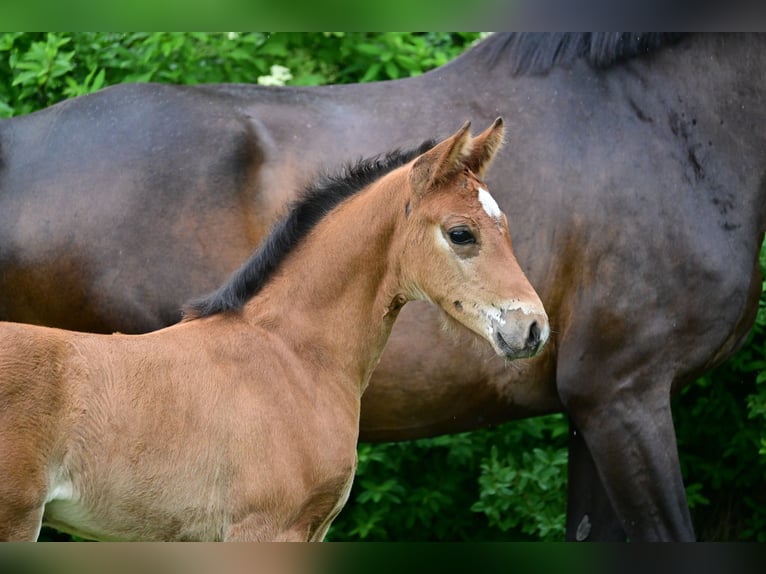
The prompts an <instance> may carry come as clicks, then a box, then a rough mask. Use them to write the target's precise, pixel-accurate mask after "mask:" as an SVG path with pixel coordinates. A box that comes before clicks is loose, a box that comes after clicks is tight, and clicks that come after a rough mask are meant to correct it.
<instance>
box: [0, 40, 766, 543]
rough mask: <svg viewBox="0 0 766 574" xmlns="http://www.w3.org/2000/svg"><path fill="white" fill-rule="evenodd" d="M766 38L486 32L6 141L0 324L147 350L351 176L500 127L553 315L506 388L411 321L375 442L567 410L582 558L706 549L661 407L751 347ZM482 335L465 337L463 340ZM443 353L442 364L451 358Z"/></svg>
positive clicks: (379, 388) (528, 253) (76, 116)
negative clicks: (633, 543) (369, 76)
mask: <svg viewBox="0 0 766 574" xmlns="http://www.w3.org/2000/svg"><path fill="white" fill-rule="evenodd" d="M765 58H766V38H764V37H763V36H760V35H732V34H728V35H692V36H686V37H676V36H664V35H635V34H551V35H526V34H496V35H493V36H490V37H489V38H488V39H487V40H486V41H484V42H483V43H481V44H479V45H478V46H476V47H475V48H474V49H472V50H470V51H469V52H467V53H465V54H464V55H463V56H461V57H459V58H457V59H456V60H454V61H453V62H451V63H449V64H448V65H445V66H443V67H441V68H439V69H436V70H434V71H432V72H429V73H427V74H424V75H423V76H420V77H416V78H409V79H404V80H398V81H391V82H380V83H373V84H359V85H344V86H325V87H318V88H294V87H286V88H263V87H258V86H251V85H208V86H195V87H189V86H164V85H123V86H117V87H113V88H109V89H106V90H103V91H102V92H99V93H96V94H93V95H90V96H86V97H82V98H79V99H74V100H70V101H67V102H64V103H62V104H59V105H56V106H53V107H51V108H49V109H46V110H43V111H41V112H37V113H34V114H30V115H28V116H25V117H19V118H14V119H10V120H5V121H3V122H1V123H0V269H2V272H1V273H0V316H2V317H3V318H5V319H12V320H16V321H28V322H36V323H43V324H49V325H57V326H63V327H69V328H72V329H83V330H98V331H111V330H122V331H126V332H138V331H146V330H150V329H154V328H157V327H160V326H164V325H167V324H170V323H173V322H175V321H177V320H178V319H179V318H180V314H179V312H178V309H179V307H180V306H181V304H182V303H183V302H184V301H185V300H186V299H188V298H189V297H190V296H192V295H194V294H195V293H197V292H201V291H204V290H207V289H212V288H213V287H215V285H216V284H218V283H219V282H220V281H221V280H222V279H223V278H224V277H225V275H226V274H227V273H228V272H230V271H231V270H232V269H234V268H236V266H237V265H238V264H239V262H240V261H241V260H242V259H244V258H245V257H247V254H248V253H249V252H250V249H251V248H252V246H253V245H254V244H256V243H257V242H258V241H259V240H260V238H261V237H263V235H264V234H265V233H266V229H267V227H268V225H270V223H271V221H273V219H274V218H275V217H276V214H277V213H279V212H280V210H281V207H282V205H283V204H284V203H285V201H287V200H288V199H290V197H289V195H290V190H292V189H295V188H296V187H297V186H296V185H295V184H299V185H300V184H302V183H304V182H306V181H307V179H308V178H309V177H311V174H312V173H313V171H314V169H315V168H317V167H319V166H322V165H328V164H334V163H335V162H337V161H338V160H340V159H345V158H354V157H358V156H359V155H372V154H376V153H381V152H383V151H385V150H387V149H390V148H392V147H397V146H399V147H403V146H404V147H406V146H409V145H412V144H413V143H416V142H418V141H420V140H422V139H425V138H427V137H431V136H433V134H447V133H450V131H451V129H452V128H453V125H452V122H453V121H454V117H455V115H456V114H457V115H460V114H463V115H465V116H466V117H472V118H479V119H480V121H487V122H488V121H490V120H491V119H492V118H494V117H496V116H498V115H503V116H504V117H505V118H506V119H507V121H508V133H509V143H508V145H506V146H505V148H504V149H503V151H501V152H500V156H499V157H500V161H499V162H498V164H497V165H496V166H495V169H494V171H493V172H492V173H491V174H490V176H489V179H488V182H489V183H490V184H491V185H492V186H493V189H494V192H495V194H496V196H497V200H498V203H499V204H500V206H501V207H502V208H503V209H504V210H505V211H506V212H508V213H512V214H513V215H514V220H515V227H514V230H513V239H514V249H515V252H516V254H517V256H518V258H519V262H520V263H521V265H522V268H523V269H524V270H525V272H526V273H527V275H528V277H529V278H530V281H531V283H532V284H533V285H534V286H535V288H536V289H537V291H538V293H540V295H541V298H542V300H543V302H544V304H545V306H546V309H547V311H548V313H549V316H550V317H551V324H552V325H551V326H552V330H553V333H552V335H551V342H550V343H549V344H548V345H547V351H546V352H544V353H543V354H542V355H541V356H540V357H538V358H536V359H533V360H530V361H522V362H518V363H514V366H513V367H511V368H509V367H507V366H506V365H505V363H504V362H503V361H502V360H498V359H495V358H493V356H492V355H493V353H492V352H491V350H490V349H488V348H476V347H475V346H472V345H466V344H464V341H462V340H461V339H459V338H458V339H457V340H453V339H451V338H450V337H448V336H446V335H444V334H443V333H442V332H441V329H440V326H439V325H440V321H439V319H438V315H439V314H438V312H437V311H436V310H435V309H432V308H431V307H430V306H428V305H426V304H421V303H417V304H411V305H408V306H407V307H406V308H405V309H404V311H403V312H402V313H401V316H400V318H399V320H398V322H397V326H396V327H395V329H394V332H393V334H392V337H391V340H390V342H389V346H388V348H387V351H386V352H385V353H384V356H383V358H382V361H381V364H380V366H379V368H378V369H377V370H376V372H375V373H374V374H373V378H372V380H371V384H370V388H369V390H368V391H367V392H366V393H365V395H364V399H363V404H362V419H361V430H360V437H361V439H362V440H399V439H408V438H416V437H422V436H429V435H436V434H440V433H449V432H457V431H462V430H468V429H475V428H479V427H483V426H486V425H489V424H493V423H499V422H502V421H507V420H511V419H515V418H521V417H528V416H535V415H540V414H546V413H551V412H556V411H564V412H566V413H567V414H568V415H569V417H570V420H571V422H572V432H571V433H570V458H569V472H570V477H569V478H570V480H569V507H568V513H567V514H568V517H567V538H569V539H592V540H598V539H601V540H603V539H624V538H625V536H626V535H627V536H629V537H630V538H631V539H632V540H691V539H693V538H694V531H693V527H692V524H691V520H690V516H689V512H688V509H687V504H686V499H685V493H684V488H683V481H682V477H681V471H680V468H679V463H678V456H677V452H676V442H675V432H674V429H673V421H672V417H671V412H670V397H671V395H672V394H674V393H676V392H677V391H678V390H679V389H680V388H681V387H682V386H683V385H685V384H687V383H688V382H690V381H692V380H694V379H695V378H696V377H697V376H698V375H699V374H701V373H703V372H705V371H706V370H707V369H710V368H711V367H713V366H714V365H716V364H719V363H721V362H722V361H723V360H724V359H726V358H727V357H728V356H729V355H731V353H733V352H734V350H735V349H736V348H737V346H738V345H739V344H740V343H741V342H742V341H743V339H744V338H745V336H746V334H747V332H748V331H749V329H750V327H751V325H752V321H753V317H754V313H755V310H756V306H757V301H758V295H759V291H760V285H761V281H760V274H759V270H758V265H757V254H758V251H759V248H760V246H761V242H762V238H763V232H764V228H765V227H766V214H765V213H764V212H765V211H766V207H765V206H766V197H764V196H766V185H765V184H764V175H765V173H766V163H765V161H764V160H766V130H764V121H763V120H764V110H766V106H765V105H764V94H766V79H764V74H763V71H764V70H766V60H765ZM463 336H464V337H466V338H468V335H463ZM436 341H438V342H439V344H435V342H436Z"/></svg>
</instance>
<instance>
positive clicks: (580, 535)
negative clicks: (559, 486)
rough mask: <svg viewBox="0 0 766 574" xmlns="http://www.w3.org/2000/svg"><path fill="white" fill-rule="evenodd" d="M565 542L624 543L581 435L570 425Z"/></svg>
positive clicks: (614, 515) (610, 505)
mask: <svg viewBox="0 0 766 574" xmlns="http://www.w3.org/2000/svg"><path fill="white" fill-rule="evenodd" d="M568 470H569V472H568V481H567V523H566V539H567V540H568V541H570V542H571V541H576V542H584V541H589V542H624V541H625V531H624V530H623V529H622V526H621V525H620V520H619V519H618V518H617V515H616V514H615V513H614V509H613V508H612V503H611V502H610V501H609V497H608V496H607V494H606V490H604V485H603V483H602V482H601V477H600V476H599V475H598V471H597V470H596V465H595V463H594V462H593V457H592V456H591V455H590V451H589V450H588V445H586V444H585V440H584V439H583V435H582V432H580V431H579V430H577V428H576V427H575V426H574V425H573V424H572V421H571V419H570V422H569V465H568Z"/></svg>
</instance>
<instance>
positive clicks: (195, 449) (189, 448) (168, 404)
mask: <svg viewBox="0 0 766 574" xmlns="http://www.w3.org/2000/svg"><path fill="white" fill-rule="evenodd" d="M502 136H503V125H502V121H501V120H500V119H498V120H497V121H496V122H495V123H494V124H493V125H492V126H491V127H490V128H488V129H487V130H486V131H485V132H484V133H482V134H481V135H479V136H477V137H476V138H471V136H470V133H469V130H468V124H466V125H465V126H464V127H463V128H461V129H460V130H459V131H458V132H457V133H455V134H454V135H453V136H451V137H450V138H448V139H446V140H444V141H442V142H441V143H439V144H438V145H436V146H434V147H432V148H430V149H428V150H427V151H422V150H421V152H422V153H419V155H418V153H417V152H414V153H411V154H402V153H397V154H392V155H389V156H387V157H386V158H384V159H381V160H376V161H369V162H367V163H361V164H360V165H359V166H357V167H355V168H352V169H351V170H350V171H349V173H348V174H346V177H345V178H339V179H335V180H329V183H325V184H324V185H323V186H320V187H319V188H317V190H315V191H314V192H313V193H312V192H309V193H308V194H307V195H306V197H305V198H304V199H303V200H302V201H301V202H299V203H298V204H297V205H296V206H295V208H294V210H293V211H292V212H291V213H290V214H289V215H288V216H287V218H286V219H285V220H284V221H283V222H282V223H281V224H280V225H279V226H277V227H276V228H275V230H274V232H273V233H272V235H271V236H270V237H269V238H267V240H266V242H265V243H264V245H263V246H262V247H261V248H260V249H259V250H258V251H257V252H256V253H255V254H254V255H253V256H252V257H251V259H250V260H249V261H248V262H246V263H245V264H244V265H243V267H242V268H241V269H240V270H239V271H237V272H236V273H235V274H234V275H233V276H232V278H231V279H230V281H229V283H227V284H226V285H224V286H223V287H222V288H221V289H219V291H217V292H216V293H214V294H212V295H211V296H209V297H207V298H205V299H202V300H200V301H197V302H195V303H193V304H191V305H190V306H189V308H188V309H187V317H186V319H185V320H184V321H183V322H181V323H179V324H177V325H174V326H172V327H168V328H166V329H163V330H160V331H156V332H154V333H149V334H146V335H121V334H114V335H94V334H86V333H75V332H68V331H62V330H57V329H49V328H44V327H36V326H30V325H21V324H13V323H3V324H0V538H2V539H6V540H34V539H36V537H37V535H38V533H39V531H40V527H41V524H42V523H46V524H50V525H52V526H54V527H56V528H58V529H60V530H63V531H67V532H70V533H74V534H78V535H80V536H84V537H87V538H95V539H101V540H321V539H322V538H323V537H324V535H325V533H326V532H327V529H328V528H329V526H330V523H331V521H332V520H333V518H335V516H336V515H337V514H338V512H339V511H340V509H341V508H342V506H343V504H344V503H345V501H346V499H347V497H348V493H349V490H350V488H351V482H352V480H353V476H354V470H355V467H356V442H357V434H358V423H359V405H360V397H361V394H362V392H363V391H364V389H365V386H366V385H367V382H368V380H369V378H370V375H371V373H372V371H373V369H374V367H375V366H376V364H377V361H378V359H379V357H380V355H381V352H382V351H383V347H384V346H385V344H386V340H387V338H388V335H389V333H390V331H391V327H392V325H393V323H394V320H395V319H396V316H397V314H398V311H399V309H400V308H401V307H402V305H404V303H405V302H407V301H410V300H413V299H426V300H430V301H433V302H435V303H436V304H437V305H439V306H440V307H441V308H442V309H443V310H444V311H445V312H446V313H447V314H448V315H449V316H450V317H452V318H453V319H454V320H456V321H458V322H460V323H462V324H463V325H465V326H466V327H468V328H469V329H471V330H472V331H474V332H475V333H476V334H478V335H480V336H481V337H483V338H485V339H486V340H487V341H489V343H490V344H491V345H492V346H493V347H494V349H495V351H496V352H497V353H498V354H500V355H502V356H505V357H506V358H508V359H515V358H520V357H529V356H532V355H534V354H536V353H537V352H538V351H539V350H540V349H541V348H542V346H543V344H544V343H545V340H546V339H547V336H548V332H549V329H548V320H547V316H546V314H545V311H544V310H543V307H542V304H541V302H540V300H539V298H538V296H537V294H536V293H535V292H534V290H533V289H532V287H531V286H530V284H529V283H528V282H527V279H526V277H525V276H524V274H523V273H522V271H521V269H520V268H519V266H518V264H517V262H516V260H515V258H514V255H513V252H512V248H511V242H510V238H509V235H508V227H507V222H506V219H505V216H504V215H503V214H502V213H501V212H500V210H499V209H498V207H497V204H496V203H495V202H494V200H493V199H492V197H491V196H490V194H489V192H488V191H487V190H486V189H485V186H484V184H483V183H482V182H481V180H480V179H479V178H480V177H482V175H483V173H484V171H485V169H486V168H487V167H488V165H489V163H490V161H491V160H492V157H493V156H494V154H495V152H496V151H497V150H498V148H499V147H500V145H501V142H502ZM424 149H425V148H424Z"/></svg>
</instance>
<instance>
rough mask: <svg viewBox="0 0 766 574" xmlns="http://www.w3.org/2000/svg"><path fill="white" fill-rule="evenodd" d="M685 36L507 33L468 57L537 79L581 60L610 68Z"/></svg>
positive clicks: (518, 74)
mask: <svg viewBox="0 0 766 574" xmlns="http://www.w3.org/2000/svg"><path fill="white" fill-rule="evenodd" d="M682 36H683V35H682V34H672V33H659V32H647V33H639V32H572V33H564V32H552V33H532V32H506V33H497V34H492V35H491V36H490V37H489V38H487V39H486V40H485V41H483V42H481V43H480V44H477V46H476V47H475V48H474V49H473V50H471V51H470V52H468V54H472V55H473V56H478V57H479V58H480V59H481V60H483V61H485V62H487V63H488V64H489V65H490V66H491V67H494V66H496V65H497V64H498V63H499V62H501V61H502V62H503V63H502V65H503V67H507V69H508V70H509V71H510V72H511V74H512V75H514V76H536V75H542V74H546V73H548V72H549V71H551V69H553V68H554V67H556V66H567V65H570V64H572V63H574V62H575V61H576V60H580V59H584V60H585V61H587V62H588V64H590V65H591V66H593V67H594V68H602V69H603V68H608V67H610V66H613V65H615V64H617V63H618V62H622V61H624V60H628V59H631V58H635V57H640V56H645V55H647V54H650V53H652V52H654V51H656V50H659V49H660V48H662V47H664V46H668V45H672V44H675V43H676V42H678V41H679V40H680V39H681V37H682Z"/></svg>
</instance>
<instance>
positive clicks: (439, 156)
mask: <svg viewBox="0 0 766 574" xmlns="http://www.w3.org/2000/svg"><path fill="white" fill-rule="evenodd" d="M470 127H471V122H466V123H464V124H463V127H461V128H460V129H459V130H458V131H457V132H455V133H454V134H453V135H451V136H450V137H448V138H447V139H446V140H444V141H442V142H440V143H438V144H436V145H435V146H434V147H432V148H431V149H430V150H428V151H427V152H425V153H424V154H422V155H421V156H420V157H418V159H416V160H415V163H414V164H413V165H412V170H411V171H410V184H411V185H412V190H413V192H414V193H415V195H422V194H425V193H427V192H428V191H430V190H431V189H433V188H434V187H435V186H437V185H439V184H440V183H441V182H443V181H446V180H448V179H449V178H450V177H452V176H453V175H454V174H455V173H456V172H458V171H459V170H461V169H463V167H465V165H466V163H465V158H466V157H467V156H468V155H469V154H470V152H471V149H472V140H471V132H470Z"/></svg>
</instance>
